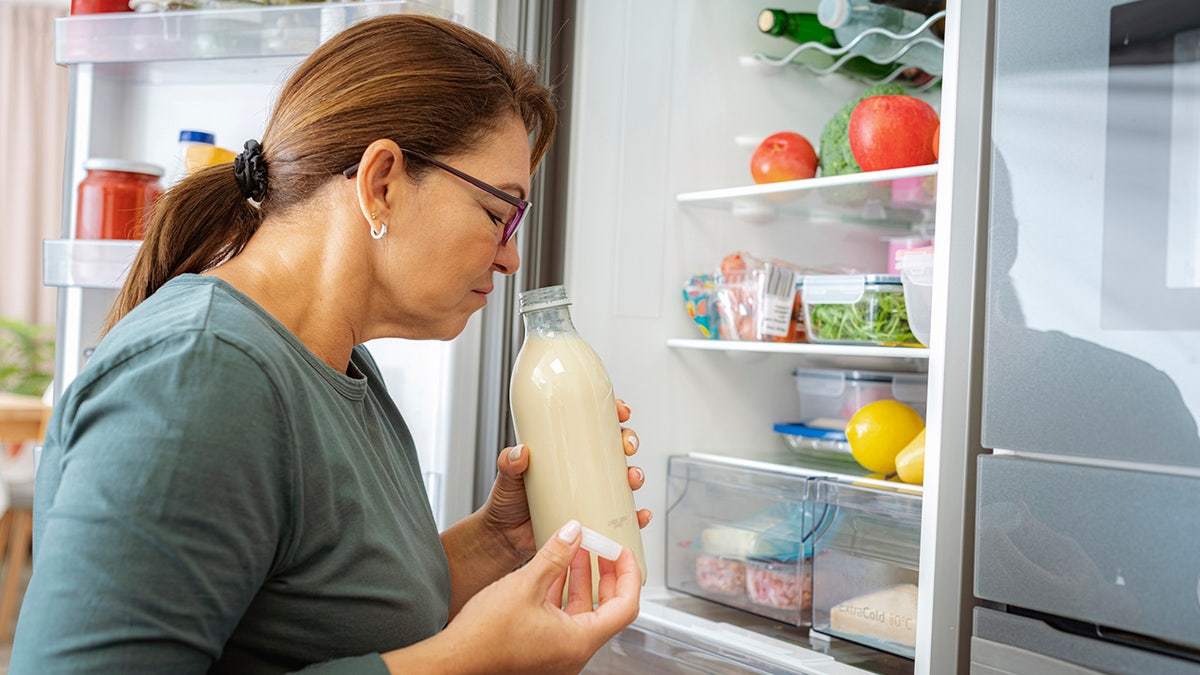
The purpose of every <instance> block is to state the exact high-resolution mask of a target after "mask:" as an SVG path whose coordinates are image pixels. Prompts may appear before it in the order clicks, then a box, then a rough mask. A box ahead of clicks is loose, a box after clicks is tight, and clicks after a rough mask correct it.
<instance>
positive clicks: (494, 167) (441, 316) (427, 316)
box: [380, 116, 530, 340]
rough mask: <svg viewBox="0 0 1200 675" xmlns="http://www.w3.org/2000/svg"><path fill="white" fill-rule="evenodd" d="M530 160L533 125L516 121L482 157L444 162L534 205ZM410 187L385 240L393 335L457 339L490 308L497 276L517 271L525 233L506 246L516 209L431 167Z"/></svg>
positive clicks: (494, 138)
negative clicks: (506, 228) (529, 128)
mask: <svg viewBox="0 0 1200 675" xmlns="http://www.w3.org/2000/svg"><path fill="white" fill-rule="evenodd" d="M529 154H530V151H529V136H528V133H527V132H526V130H525V125H524V124H523V123H522V122H521V120H520V118H518V117H516V116H513V117H512V118H511V119H510V120H508V121H507V122H505V123H503V124H501V125H500V127H499V128H498V129H497V131H496V132H495V133H494V134H492V135H491V136H490V137H489V140H488V142H486V143H485V144H484V145H483V146H482V147H481V148H479V149H478V150H476V151H474V152H471V153H469V154H463V155H457V156H452V157H451V156H448V157H437V158H436V159H437V160H439V161H441V162H442V163H444V164H447V165H449V166H451V167H453V168H455V169H458V170H459V171H461V172H463V173H465V174H467V175H469V176H471V177H473V178H476V179H478V180H480V181H483V182H484V183H487V184H489V185H492V186H493V187H496V188H499V189H500V190H502V191H504V192H507V193H508V194H511V195H513V196H514V197H518V198H521V199H527V198H528V194H529V175H530V166H529ZM406 161H410V160H409V159H408V158H407V157H406ZM412 161H420V160H412ZM410 187H411V189H408V190H406V191H403V192H402V193H401V194H403V195H406V197H405V198H404V200H403V201H404V202H405V203H404V204H401V205H399V207H398V208H393V211H392V213H391V215H390V222H389V223H388V234H387V235H386V236H385V237H384V238H383V240H381V241H385V242H387V244H386V245H387V249H388V250H387V254H386V263H385V265H384V274H383V276H384V278H383V279H381V280H380V283H381V284H382V285H383V286H384V287H385V288H387V289H388V290H389V293H388V294H387V296H389V297H390V300H391V302H392V306H390V307H384V308H382V309H383V313H384V314H385V315H386V316H387V320H388V322H389V323H390V324H392V326H389V328H394V330H387V331H386V333H385V334H389V335H395V336H397V337H405V338H410V339H442V340H449V339H452V338H454V337H456V336H457V335H458V334H459V333H461V332H462V330H463V328H465V327H466V324H467V319H469V318H470V316H471V315H472V314H474V313H475V312H476V311H478V310H480V309H482V308H483V307H484V306H485V305H486V304H487V298H488V294H489V293H490V292H491V291H492V288H493V286H494V277H495V274H496V273H500V274H512V273H514V272H516V271H517V267H518V266H519V265H520V259H519V257H518V255H517V249H516V237H517V236H520V233H519V232H520V231H518V234H517V235H515V236H514V237H513V238H512V239H510V240H509V241H508V243H507V244H501V238H502V236H503V231H504V224H503V221H504V220H505V218H506V216H507V215H508V214H510V213H511V211H512V210H513V207H512V206H511V205H509V204H508V203H506V202H505V201H503V200H501V199H499V198H498V197H495V196H493V195H491V194H488V193H487V192H485V191H484V190H481V189H480V188H478V187H476V186H474V185H472V184H471V183H469V182H467V181H465V180H463V179H462V178H459V177H458V176H455V175H454V174H452V173H450V172H448V171H445V170H443V169H440V168H438V167H435V166H428V167H427V171H426V172H425V173H424V174H423V175H422V177H421V180H420V182H419V183H417V184H416V185H410Z"/></svg>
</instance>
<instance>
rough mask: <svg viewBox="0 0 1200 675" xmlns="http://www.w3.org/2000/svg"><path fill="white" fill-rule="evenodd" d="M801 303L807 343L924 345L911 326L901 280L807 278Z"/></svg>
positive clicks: (856, 276) (839, 276) (852, 276)
mask: <svg viewBox="0 0 1200 675" xmlns="http://www.w3.org/2000/svg"><path fill="white" fill-rule="evenodd" d="M803 303H804V319H805V322H806V325H807V327H808V341H809V342H817V343H821V342H824V343H831V344H856V345H879V346H885V347H920V346H922V345H921V343H920V342H919V341H918V340H917V338H916V337H915V336H914V335H913V332H912V329H911V328H909V325H908V311H907V308H906V307H905V305H904V286H903V285H902V284H901V282H900V276H899V275H896V274H817V275H808V276H805V277H804V297H803Z"/></svg>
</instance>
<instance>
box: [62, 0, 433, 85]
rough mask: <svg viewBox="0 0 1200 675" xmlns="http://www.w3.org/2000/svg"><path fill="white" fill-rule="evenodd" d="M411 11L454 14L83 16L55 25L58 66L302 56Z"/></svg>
mask: <svg viewBox="0 0 1200 675" xmlns="http://www.w3.org/2000/svg"><path fill="white" fill-rule="evenodd" d="M407 12H421V13H436V14H441V15H444V16H449V13H448V12H446V11H445V10H443V9H442V8H441V7H440V6H439V5H437V4H433V3H427V2H420V1H417V0H385V1H376V0H368V1H363V2H353V3H306V4H300V5H272V6H261V7H249V8H244V9H243V8H239V9H199V10H173V11H163V12H113V13H102V14H81V15H76V16H68V17H64V18H61V19H57V20H55V22H54V60H55V61H56V62H57V63H58V64H60V65H75V64H82V63H150V62H156V61H197V60H199V61H204V60H210V59H230V58H262V57H276V56H302V55H305V54H308V53H309V52H311V51H312V50H313V49H315V48H316V47H317V46H318V45H320V44H321V43H322V42H323V41H324V40H326V39H328V38H329V37H330V36H331V35H333V34H334V33H336V32H337V31H338V30H341V29H342V28H344V27H345V26H348V25H350V24H351V23H354V22H356V21H359V20H361V19H365V18H367V17H370V16H375V15H378V14H396V13H407ZM222 70H223V71H224V70H226V69H222Z"/></svg>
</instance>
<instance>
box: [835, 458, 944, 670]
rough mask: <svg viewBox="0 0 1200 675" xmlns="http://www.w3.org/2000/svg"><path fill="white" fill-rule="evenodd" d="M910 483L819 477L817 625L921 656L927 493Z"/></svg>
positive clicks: (842, 635) (889, 649) (846, 636)
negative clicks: (821, 523)
mask: <svg viewBox="0 0 1200 675" xmlns="http://www.w3.org/2000/svg"><path fill="white" fill-rule="evenodd" d="M919 490H920V489H919V488H916V489H913V488H911V487H896V488H891V487H887V486H885V485H876V484H866V483H865V482H864V483H854V482H843V481H820V482H819V483H818V490H817V494H816V506H815V511H816V513H818V514H821V515H823V516H824V518H825V520H826V521H828V522H829V525H828V527H827V528H824V529H823V530H822V531H820V532H819V533H818V535H817V538H816V541H815V543H814V549H815V551H816V553H815V554H814V556H813V559H812V569H813V618H812V622H813V623H812V627H813V630H818V631H820V632H822V633H827V634H829V635H835V636H837V637H840V638H843V639H846V640H852V641H854V642H858V643H860V644H865V645H868V646H871V647H875V648H877V649H882V650H884V651H887V652H891V653H893V654H898V655H900V656H905V657H908V658H914V655H915V647H916V635H917V628H916V624H917V565H918V562H919V559H920V546H921V494H920V491H919Z"/></svg>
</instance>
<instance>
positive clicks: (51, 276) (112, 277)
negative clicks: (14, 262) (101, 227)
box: [42, 239, 142, 289]
mask: <svg viewBox="0 0 1200 675" xmlns="http://www.w3.org/2000/svg"><path fill="white" fill-rule="evenodd" d="M141 245H142V242H141V241H123V240H121V241H118V240H109V239H47V240H45V241H43V242H42V283H43V284H45V285H46V286H55V287H60V288H62V287H73V288H107V289H120V288H121V285H122V284H124V283H125V276H126V275H127V274H129V268H130V266H131V265H133V259H134V257H135V256H136V255H137V252H138V248H139V247H141Z"/></svg>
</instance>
